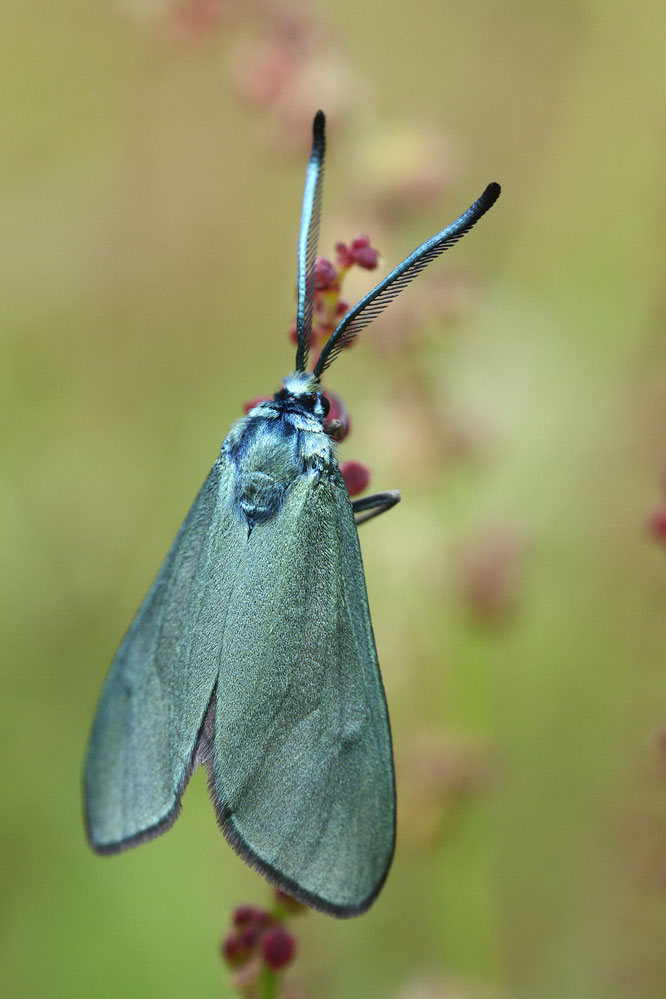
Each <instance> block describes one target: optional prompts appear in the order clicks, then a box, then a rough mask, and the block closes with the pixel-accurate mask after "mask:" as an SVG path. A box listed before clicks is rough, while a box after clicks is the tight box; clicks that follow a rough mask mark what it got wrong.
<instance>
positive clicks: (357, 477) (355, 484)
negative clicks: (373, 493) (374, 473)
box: [340, 461, 370, 496]
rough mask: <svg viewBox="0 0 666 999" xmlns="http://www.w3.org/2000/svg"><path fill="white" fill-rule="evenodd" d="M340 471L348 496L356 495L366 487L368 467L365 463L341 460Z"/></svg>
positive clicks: (368, 479)
mask: <svg viewBox="0 0 666 999" xmlns="http://www.w3.org/2000/svg"><path fill="white" fill-rule="evenodd" d="M340 471H341V472H342V478H343V479H344V480H345V485H346V487H347V492H348V493H349V495H350V496H357V495H358V494H359V493H362V492H363V490H364V489H367V487H368V483H369V482H370V469H369V468H368V467H367V466H366V465H362V464H361V463H360V462H359V461H343V463H342V464H341V465H340Z"/></svg>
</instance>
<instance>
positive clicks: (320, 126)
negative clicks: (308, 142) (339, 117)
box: [312, 110, 326, 139]
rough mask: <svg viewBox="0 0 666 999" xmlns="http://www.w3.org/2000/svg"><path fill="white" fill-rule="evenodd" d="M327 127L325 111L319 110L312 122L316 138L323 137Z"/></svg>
mask: <svg viewBox="0 0 666 999" xmlns="http://www.w3.org/2000/svg"><path fill="white" fill-rule="evenodd" d="M325 128H326V115H325V114H324V112H323V111H321V110H320V111H317V113H316V115H315V116H314V121H313V122H312V134H313V136H314V138H315V139H321V138H323V136H324V129H325Z"/></svg>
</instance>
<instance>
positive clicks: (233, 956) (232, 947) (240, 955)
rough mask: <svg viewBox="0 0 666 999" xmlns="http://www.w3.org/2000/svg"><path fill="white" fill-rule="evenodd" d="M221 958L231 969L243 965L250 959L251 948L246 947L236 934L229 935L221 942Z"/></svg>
mask: <svg viewBox="0 0 666 999" xmlns="http://www.w3.org/2000/svg"><path fill="white" fill-rule="evenodd" d="M220 950H221V952H222V957H223V958H224V960H225V961H226V962H227V964H228V965H230V967H232V968H237V967H238V966H239V965H240V964H244V963H245V962H246V961H247V960H248V958H249V957H250V954H251V951H252V948H250V947H247V946H246V945H245V943H244V942H243V941H242V940H241V937H240V935H239V934H238V933H229V934H227V936H226V937H225V938H224V940H223V941H222V947H221V948H220Z"/></svg>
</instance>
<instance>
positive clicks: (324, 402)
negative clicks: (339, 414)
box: [321, 395, 331, 416]
mask: <svg viewBox="0 0 666 999" xmlns="http://www.w3.org/2000/svg"><path fill="white" fill-rule="evenodd" d="M321 408H322V409H323V410H324V416H328V414H329V411H330V408H331V404H330V402H329V401H328V399H327V398H326V396H325V395H323V396H322V397H321Z"/></svg>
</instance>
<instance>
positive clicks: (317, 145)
mask: <svg viewBox="0 0 666 999" xmlns="http://www.w3.org/2000/svg"><path fill="white" fill-rule="evenodd" d="M325 151H326V118H325V117H324V112H323V111H317V113H316V115H315V117H314V122H313V124H312V151H311V153H310V160H309V162H308V168H307V171H306V174H305V190H304V191H303V211H302V213H301V229H300V232H299V234H298V306H297V310H296V334H297V336H298V347H297V348H296V370H297V371H305V366H306V364H307V361H308V352H309V350H310V337H311V335H312V307H313V301H314V272H315V264H316V262H317V240H318V238H319V214H320V211H321V191H322V185H323V181H324V153H325Z"/></svg>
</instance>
